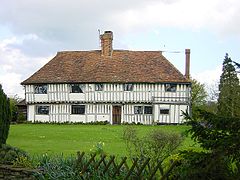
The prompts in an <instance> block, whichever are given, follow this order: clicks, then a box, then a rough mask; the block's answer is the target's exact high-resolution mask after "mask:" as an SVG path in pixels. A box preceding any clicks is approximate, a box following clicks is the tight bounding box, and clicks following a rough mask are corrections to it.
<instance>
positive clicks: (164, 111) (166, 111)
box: [160, 108, 169, 114]
mask: <svg viewBox="0 0 240 180" xmlns="http://www.w3.org/2000/svg"><path fill="white" fill-rule="evenodd" d="M160 114H169V109H165V108H164V109H160Z"/></svg>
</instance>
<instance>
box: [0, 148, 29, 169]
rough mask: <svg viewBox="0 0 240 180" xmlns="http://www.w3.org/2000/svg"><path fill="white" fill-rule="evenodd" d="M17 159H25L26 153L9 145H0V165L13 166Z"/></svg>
mask: <svg viewBox="0 0 240 180" xmlns="http://www.w3.org/2000/svg"><path fill="white" fill-rule="evenodd" d="M18 157H27V154H26V152H24V151H22V150H20V149H18V148H16V147H12V146H9V145H5V144H4V145H2V148H0V163H1V164H13V163H14V161H16V159H17V158H18Z"/></svg>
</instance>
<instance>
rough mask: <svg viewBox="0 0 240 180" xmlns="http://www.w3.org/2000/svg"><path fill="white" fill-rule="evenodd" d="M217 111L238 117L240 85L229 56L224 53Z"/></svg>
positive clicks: (239, 110) (223, 114) (239, 111)
mask: <svg viewBox="0 0 240 180" xmlns="http://www.w3.org/2000/svg"><path fill="white" fill-rule="evenodd" d="M219 92H220V93H219V98H218V113H219V114H220V115H222V116H226V117H227V116H228V117H234V116H238V117H240V85H239V79H238V77H237V72H236V70H235V67H234V66H233V62H232V60H231V58H230V57H229V56H228V54H226V56H225V58H224V61H223V69H222V75H221V77H220V84H219Z"/></svg>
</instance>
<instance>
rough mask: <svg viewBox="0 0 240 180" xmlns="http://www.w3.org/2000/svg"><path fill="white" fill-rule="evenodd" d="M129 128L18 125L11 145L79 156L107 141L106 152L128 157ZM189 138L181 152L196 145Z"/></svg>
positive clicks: (172, 128)
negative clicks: (125, 138)
mask: <svg viewBox="0 0 240 180" xmlns="http://www.w3.org/2000/svg"><path fill="white" fill-rule="evenodd" d="M134 127H135V128H137V131H138V132H139V134H140V135H144V134H146V133H147V132H149V131H150V130H152V129H162V130H164V131H169V132H178V133H183V132H184V131H185V130H186V129H188V127H187V126H182V125H179V126H176V125H175V126H173V125H171V126H170V125H166V126H142V125H141V126H134ZM124 128H126V126H120V125H119V126H112V125H55V124H17V125H11V127H10V133H9V137H8V140H7V144H10V145H12V146H16V147H19V148H21V149H23V150H25V151H27V152H28V153H30V154H31V155H34V154H43V153H48V154H56V153H63V154H64V155H69V154H75V153H76V152H77V151H85V152H89V151H90V149H91V148H92V147H93V145H95V144H96V143H97V142H99V141H102V142H104V144H105V146H104V151H105V152H107V153H108V154H115V155H119V156H124V155H127V152H126V146H125V143H124V141H123V139H122V134H123V129H124ZM193 144H194V143H193V141H192V140H191V139H190V138H189V137H187V138H185V140H184V142H183V145H182V147H181V149H185V148H187V147H189V146H191V145H193Z"/></svg>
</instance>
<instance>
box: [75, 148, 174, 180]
mask: <svg viewBox="0 0 240 180" xmlns="http://www.w3.org/2000/svg"><path fill="white" fill-rule="evenodd" d="M155 162H156V163H152V162H151V159H150V158H147V159H144V160H141V159H138V158H133V159H131V162H130V161H127V157H122V158H121V160H119V159H118V160H117V159H116V157H115V156H109V157H108V156H106V155H100V156H97V154H96V153H95V154H91V155H90V157H89V156H86V155H85V153H84V152H81V153H80V152H78V153H77V161H76V167H77V168H78V170H79V172H80V175H81V176H82V177H83V179H85V178H91V177H92V176H91V174H94V173H95V174H96V173H98V176H102V177H110V178H113V179H115V178H117V179H168V176H169V173H170V172H171V170H172V169H173V168H174V167H175V165H176V163H177V161H174V162H171V163H170V166H169V167H168V169H165V170H164V168H163V167H162V162H161V161H155ZM129 165H130V166H129Z"/></svg>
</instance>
